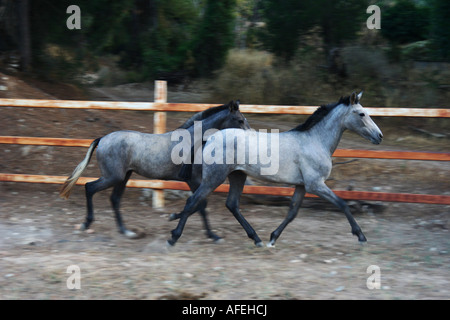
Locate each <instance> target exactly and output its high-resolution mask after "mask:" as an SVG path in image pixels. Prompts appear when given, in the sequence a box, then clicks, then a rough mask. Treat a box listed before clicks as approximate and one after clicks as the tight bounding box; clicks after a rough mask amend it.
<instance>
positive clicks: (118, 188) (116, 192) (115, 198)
mask: <svg viewBox="0 0 450 320" xmlns="http://www.w3.org/2000/svg"><path fill="white" fill-rule="evenodd" d="M131 174H132V171H129V172H127V174H126V176H125V179H124V180H122V181H121V182H119V183H117V184H116V185H115V186H114V189H113V192H112V194H111V197H110V200H111V204H112V207H113V210H114V214H115V217H116V223H117V227H118V228H119V232H120V233H122V234H124V235H125V236H126V237H127V238H130V239H135V238H137V237H138V235H137V234H136V233H135V232H133V231H131V230H128V229H127V228H126V227H125V224H124V223H123V220H122V215H121V214H120V200H121V199H122V196H123V193H124V192H125V188H126V185H127V182H128V179H129V178H130V176H131Z"/></svg>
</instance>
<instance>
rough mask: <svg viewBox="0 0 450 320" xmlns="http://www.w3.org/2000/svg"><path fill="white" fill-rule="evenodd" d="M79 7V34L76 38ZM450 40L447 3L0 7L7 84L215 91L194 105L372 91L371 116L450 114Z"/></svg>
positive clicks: (132, 0) (311, 99)
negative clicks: (424, 111)
mask: <svg viewBox="0 0 450 320" xmlns="http://www.w3.org/2000/svg"><path fill="white" fill-rule="evenodd" d="M72 4H76V5H78V6H79V7H80V9H81V29H79V30H77V29H74V30H69V29H68V28H67V27H66V21H67V19H68V18H69V17H70V15H71V14H68V13H66V9H67V7H69V6H70V5H72ZM371 4H375V5H378V6H379V7H380V9H381V29H379V30H377V29H371V30H369V29H368V28H367V26H366V21H367V19H368V18H369V17H370V16H371V13H366V9H367V7H368V6H369V5H371ZM449 39H450V2H449V1H446V0H381V1H364V0H335V1H332V0H304V1H298V0H282V1H280V0H223V1H214V0H116V1H107V0H77V1H73V0H70V1H69V0H67V1H66V0H59V1H51V0H21V1H17V0H0V70H1V71H2V72H5V73H9V74H13V73H15V74H20V75H22V76H24V77H28V79H30V78H31V80H39V81H46V82H50V83H51V82H57V83H66V84H70V85H71V86H75V87H76V88H81V90H83V88H86V87H89V86H116V85H123V84H126V83H146V82H149V83H152V82H153V80H155V79H160V80H167V81H168V83H169V87H171V88H172V90H178V91H188V90H191V91H195V90H197V91H201V90H206V92H207V94H206V95H203V96H202V97H201V98H200V99H199V100H202V101H185V102H214V103H218V102H220V101H225V100H229V99H230V94H231V95H233V96H235V97H239V98H240V99H241V101H244V102H245V103H251V104H288V105H318V104H322V103H326V102H331V101H335V99H337V98H338V97H339V96H341V95H343V94H345V95H347V94H349V93H350V92H351V91H353V90H360V89H364V90H365V95H364V102H365V104H366V106H369V105H370V106H389V107H436V106H448V99H449V98H450V90H449V89H450V67H449V66H450V64H449V62H450V41H449ZM35 84H36V85H37V86H43V84H42V82H35ZM72 88H73V87H72ZM61 91H62V92H59V95H60V96H59V98H65V99H70V98H75V97H73V94H72V96H71V93H70V92H68V93H65V92H64V90H61ZM57 95H58V94H57Z"/></svg>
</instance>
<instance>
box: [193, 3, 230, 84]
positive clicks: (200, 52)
mask: <svg viewBox="0 0 450 320" xmlns="http://www.w3.org/2000/svg"><path fill="white" fill-rule="evenodd" d="M235 7H236V0H222V1H216V0H207V1H206V7H205V13H204V14H203V18H202V20H201V22H200V25H199V28H198V29H197V33H196V38H195V40H194V45H193V54H194V57H195V69H194V74H195V75H198V76H210V75H212V72H213V71H214V70H217V69H219V68H221V67H222V66H223V64H224V63H225V59H226V56H227V53H228V50H229V49H231V48H232V46H233V40H234V34H233V27H234V24H233V23H234V10H235Z"/></svg>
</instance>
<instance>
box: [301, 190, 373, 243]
mask: <svg viewBox="0 0 450 320" xmlns="http://www.w3.org/2000/svg"><path fill="white" fill-rule="evenodd" d="M306 191H308V192H311V193H313V194H315V195H317V196H319V197H321V198H323V199H325V200H328V201H329V202H331V203H333V204H334V205H335V206H336V207H338V208H339V209H341V210H342V211H343V212H344V213H345V216H346V217H347V220H348V222H349V223H350V226H351V227H352V234H353V235H355V236H357V237H358V240H359V242H361V243H363V242H366V241H367V239H366V237H365V236H364V234H363V232H362V230H361V228H360V227H359V225H358V223H357V222H356V220H355V218H353V215H352V213H351V212H350V208H349V207H348V205H347V203H346V202H345V201H344V200H342V199H341V198H339V197H338V196H337V195H336V194H335V193H334V192H333V191H332V190H331V189H330V188H328V187H327V185H326V184H325V183H324V182H321V183H317V184H315V185H314V186H313V187H311V186H310V187H309V188H308V187H307V189H306Z"/></svg>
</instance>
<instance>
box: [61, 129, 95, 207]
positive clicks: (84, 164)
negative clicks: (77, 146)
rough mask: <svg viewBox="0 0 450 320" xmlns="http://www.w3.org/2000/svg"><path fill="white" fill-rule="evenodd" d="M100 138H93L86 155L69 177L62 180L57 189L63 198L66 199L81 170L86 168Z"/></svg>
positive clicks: (81, 172)
mask: <svg viewBox="0 0 450 320" xmlns="http://www.w3.org/2000/svg"><path fill="white" fill-rule="evenodd" d="M100 139H101V138H98V139H95V140H94V141H93V142H92V143H91V145H90V146H89V150H88V152H87V153H86V157H85V158H84V159H83V161H81V162H80V163H79V164H78V166H77V167H76V168H75V170H73V172H72V174H71V175H70V177H69V178H67V180H66V182H64V184H63V186H62V187H61V190H60V191H59V196H60V197H61V198H63V199H68V198H69V196H70V192H71V191H72V188H73V186H74V185H75V183H76V182H77V180H78V179H79V178H80V176H81V175H82V174H83V171H84V170H85V169H86V167H87V165H88V164H89V161H90V160H91V157H92V154H93V153H94V150H95V148H96V147H97V145H98V143H99V142H100Z"/></svg>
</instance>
